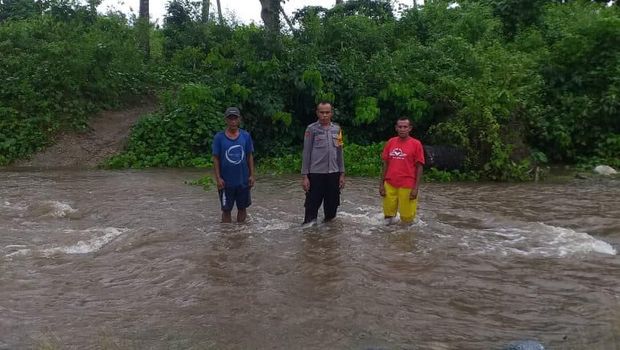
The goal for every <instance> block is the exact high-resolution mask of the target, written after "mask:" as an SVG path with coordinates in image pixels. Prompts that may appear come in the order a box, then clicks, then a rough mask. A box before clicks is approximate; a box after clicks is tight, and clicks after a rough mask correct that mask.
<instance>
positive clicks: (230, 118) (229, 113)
mask: <svg viewBox="0 0 620 350" xmlns="http://www.w3.org/2000/svg"><path fill="white" fill-rule="evenodd" d="M224 118H225V119H226V125H227V126H228V129H236V128H238V127H239V124H240V123H241V112H240V111H239V108H237V107H228V108H226V111H225V112H224Z"/></svg>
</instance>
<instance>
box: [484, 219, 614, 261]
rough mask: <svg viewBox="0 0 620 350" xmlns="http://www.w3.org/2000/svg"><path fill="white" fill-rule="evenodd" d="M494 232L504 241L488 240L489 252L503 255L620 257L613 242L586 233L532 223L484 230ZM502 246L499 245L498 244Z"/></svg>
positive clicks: (487, 247)
mask: <svg viewBox="0 0 620 350" xmlns="http://www.w3.org/2000/svg"><path fill="white" fill-rule="evenodd" d="M481 232H482V234H484V235H488V234H489V233H492V234H493V235H494V236H495V238H500V239H501V240H500V241H497V240H493V241H488V240H487V241H486V244H485V245H486V247H485V249H484V250H486V251H499V252H500V253H501V254H503V255H511V254H519V255H539V256H559V257H564V256H569V255H576V254H589V253H600V254H608V255H616V254H617V252H616V249H614V248H613V247H612V246H611V245H610V244H609V243H607V242H604V241H601V240H599V239H596V238H594V237H592V236H590V235H589V234H587V233H585V232H577V231H574V230H572V229H569V228H565V227H557V226H551V225H547V224H543V223H532V224H528V225H526V226H525V227H522V228H494V229H486V230H483V231H481ZM498 243H499V244H498Z"/></svg>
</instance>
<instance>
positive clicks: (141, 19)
mask: <svg viewBox="0 0 620 350" xmlns="http://www.w3.org/2000/svg"><path fill="white" fill-rule="evenodd" d="M138 29H139V30H138V36H139V38H138V42H139V45H140V49H142V52H143V53H144V58H145V59H148V58H149V55H150V53H151V45H150V40H149V0H140V11H139V16H138Z"/></svg>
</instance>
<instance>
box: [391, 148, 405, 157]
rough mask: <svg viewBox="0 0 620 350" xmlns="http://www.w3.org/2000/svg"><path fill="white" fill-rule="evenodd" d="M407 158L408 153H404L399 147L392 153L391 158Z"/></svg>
mask: <svg viewBox="0 0 620 350" xmlns="http://www.w3.org/2000/svg"><path fill="white" fill-rule="evenodd" d="M406 157H407V153H405V152H403V150H402V149H400V148H398V147H396V148H394V149H392V150H391V151H390V158H395V159H405V158H406Z"/></svg>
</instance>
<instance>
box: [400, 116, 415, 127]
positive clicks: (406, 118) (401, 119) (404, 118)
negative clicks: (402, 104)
mask: <svg viewBox="0 0 620 350" xmlns="http://www.w3.org/2000/svg"><path fill="white" fill-rule="evenodd" d="M403 120H406V121H408V122H409V126H413V123H411V119H409V117H400V118H398V119H397V120H396V124H398V122H399V121H403Z"/></svg>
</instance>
